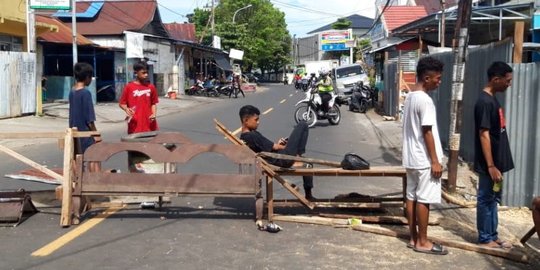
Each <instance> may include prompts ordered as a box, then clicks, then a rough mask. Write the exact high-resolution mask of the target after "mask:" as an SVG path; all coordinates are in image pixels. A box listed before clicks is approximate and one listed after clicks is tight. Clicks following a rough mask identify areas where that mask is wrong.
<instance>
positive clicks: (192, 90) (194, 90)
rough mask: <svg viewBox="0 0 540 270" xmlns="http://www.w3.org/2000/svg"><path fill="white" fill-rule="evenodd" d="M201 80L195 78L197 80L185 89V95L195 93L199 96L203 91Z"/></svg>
mask: <svg viewBox="0 0 540 270" xmlns="http://www.w3.org/2000/svg"><path fill="white" fill-rule="evenodd" d="M203 89H204V87H203V82H202V81H200V80H197V82H196V83H195V84H194V85H192V86H191V87H190V88H189V89H186V95H190V96H192V95H197V96H200V95H201V93H202V92H203Z"/></svg>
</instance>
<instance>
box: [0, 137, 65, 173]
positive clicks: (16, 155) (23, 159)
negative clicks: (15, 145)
mask: <svg viewBox="0 0 540 270" xmlns="http://www.w3.org/2000/svg"><path fill="white" fill-rule="evenodd" d="M0 151H3V152H4V153H6V154H8V155H10V156H12V157H13V158H16V159H18V160H19V161H21V162H23V163H25V164H27V165H29V166H31V167H32V168H35V169H36V170H38V171H40V172H42V173H44V174H46V175H48V176H50V177H53V178H55V179H63V176H61V175H59V174H57V173H55V172H54V171H52V170H49V169H48V168H47V167H45V166H43V165H41V164H38V163H36V162H34V161H32V160H31V159H29V158H27V157H25V156H23V155H21V154H19V153H17V152H15V151H13V150H11V149H9V148H7V147H5V146H3V145H0Z"/></svg>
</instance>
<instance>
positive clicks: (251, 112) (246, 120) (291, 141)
mask: <svg viewBox="0 0 540 270" xmlns="http://www.w3.org/2000/svg"><path fill="white" fill-rule="evenodd" d="M239 114H240V121H242V133H241V134H240V139H241V140H243V141H244V142H245V143H246V145H247V146H249V148H251V150H253V151H254V152H256V153H259V152H276V153H279V154H284V155H290V156H301V155H302V154H304V153H305V152H306V144H307V140H308V135H309V128H308V125H307V123H306V122H300V123H298V125H296V127H295V128H294V130H293V131H292V133H291V135H290V136H289V138H287V139H284V138H281V139H279V140H278V141H277V142H275V143H274V142H272V141H271V140H269V139H267V138H266V137H264V136H263V135H262V134H261V133H259V132H258V131H257V128H258V127H259V115H260V114H261V112H260V111H259V109H257V108H256V107H255V106H252V105H246V106H243V107H242V108H240V112H239ZM265 160H266V161H268V163H270V164H273V165H276V166H279V167H283V168H290V167H293V166H294V167H297V166H299V165H307V164H302V163H295V162H294V161H293V160H284V159H274V158H265ZM303 178H304V191H305V192H306V199H308V200H312V199H314V197H313V195H312V192H311V190H312V189H313V177H312V176H304V177H303Z"/></svg>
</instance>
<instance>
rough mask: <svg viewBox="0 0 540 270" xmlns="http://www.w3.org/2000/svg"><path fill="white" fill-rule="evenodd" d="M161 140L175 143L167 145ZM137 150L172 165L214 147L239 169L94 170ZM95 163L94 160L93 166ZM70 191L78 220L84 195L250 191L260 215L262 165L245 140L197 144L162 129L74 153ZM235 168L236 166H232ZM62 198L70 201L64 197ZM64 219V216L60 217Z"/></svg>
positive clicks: (231, 193) (75, 221) (259, 216)
mask: <svg viewBox="0 0 540 270" xmlns="http://www.w3.org/2000/svg"><path fill="white" fill-rule="evenodd" d="M165 144H169V145H170V144H173V145H175V147H174V148H173V149H170V147H166V146H165ZM126 151H135V152H140V153H142V154H144V155H147V156H148V157H149V158H151V159H152V160H153V161H154V162H156V163H170V164H172V165H173V166H174V165H175V164H176V165H181V164H187V163H188V162H189V161H190V160H192V159H193V158H194V157H196V156H198V155H200V154H203V153H218V154H221V155H222V156H224V157H226V158H227V159H228V160H230V161H231V162H233V163H234V164H237V165H238V172H237V173H182V172H181V171H178V170H176V172H175V173H158V174H143V173H110V172H104V171H92V170H91V169H90V168H97V167H101V166H100V165H101V163H102V162H105V161H107V160H108V159H109V158H110V157H112V156H114V155H116V154H118V153H122V152H126ZM93 164H96V165H98V166H94V165H93ZM74 168H75V173H74V177H73V191H72V194H71V200H69V203H72V204H73V205H72V207H71V209H74V210H73V212H72V213H71V214H72V215H73V216H72V217H73V219H71V218H68V220H70V221H71V222H70V224H67V225H71V224H78V222H79V219H80V218H81V215H82V214H83V212H84V204H85V203H84V198H85V197H86V196H87V195H92V196H113V195H114V196H128V195H151V196H175V195H184V194H186V195H190V194H196V195H214V196H215V195H226V196H254V197H255V210H256V211H255V212H256V213H255V216H256V219H257V220H260V219H262V215H263V199H262V196H261V176H262V173H261V166H260V164H259V160H258V159H257V158H256V156H255V154H254V153H253V152H252V151H250V150H249V149H246V148H245V147H243V146H237V145H225V144H196V143H193V142H192V141H191V140H190V139H188V138H187V137H185V136H184V135H182V134H180V133H160V134H158V135H157V136H156V137H154V138H153V139H152V140H151V141H149V142H144V143H143V142H119V143H107V142H101V143H98V144H94V145H92V146H90V147H89V148H88V149H87V150H86V152H85V153H84V155H77V157H76V161H75V166H74ZM235 170H236V169H235ZM62 203H68V202H66V201H65V200H64V201H63V202H62ZM63 219H64V218H63Z"/></svg>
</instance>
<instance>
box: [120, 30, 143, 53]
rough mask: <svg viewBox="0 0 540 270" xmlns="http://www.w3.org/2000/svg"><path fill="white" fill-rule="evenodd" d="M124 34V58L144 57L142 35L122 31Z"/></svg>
mask: <svg viewBox="0 0 540 270" xmlns="http://www.w3.org/2000/svg"><path fill="white" fill-rule="evenodd" d="M124 33H125V35H126V58H144V54H143V44H144V35H143V34H139V33H134V32H127V31H126V32H124Z"/></svg>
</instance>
